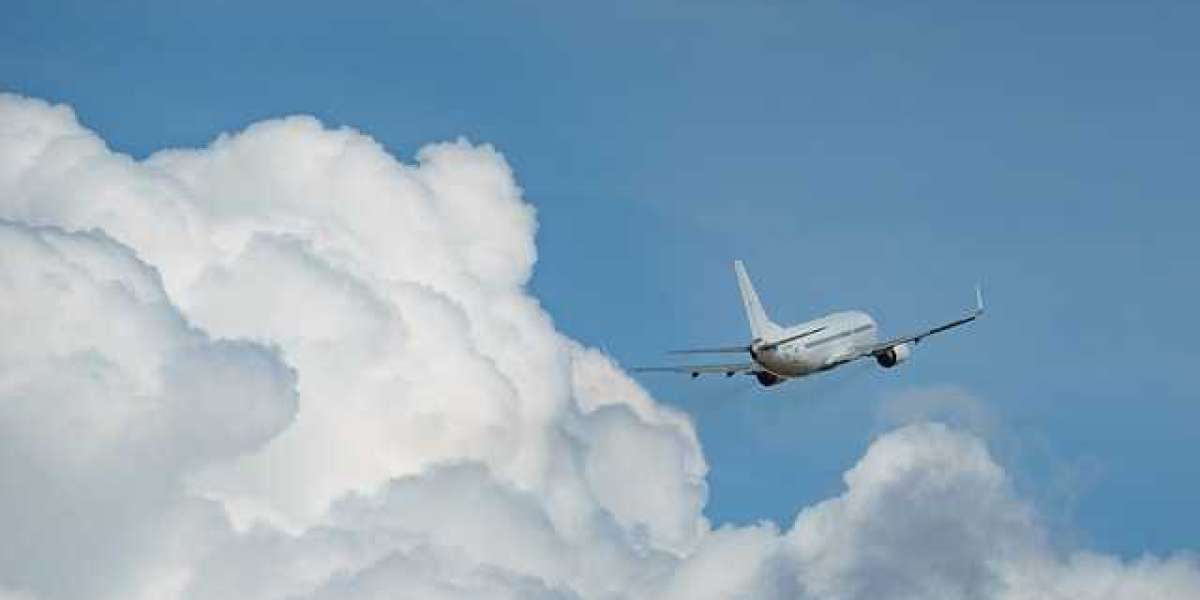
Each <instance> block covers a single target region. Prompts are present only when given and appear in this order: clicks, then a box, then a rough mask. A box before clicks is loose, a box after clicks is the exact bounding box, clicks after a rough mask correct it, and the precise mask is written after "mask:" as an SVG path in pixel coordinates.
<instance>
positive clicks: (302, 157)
mask: <svg viewBox="0 0 1200 600" xmlns="http://www.w3.org/2000/svg"><path fill="white" fill-rule="evenodd" d="M0 219H3V221H2V222H0V319H2V322H3V323H4V324H5V328H6V329H5V334H4V336H3V337H2V338H0V530H3V531H5V532H6V534H7V537H8V539H9V540H10V542H11V541H12V540H15V543H8V544H6V545H5V546H4V547H3V548H0V597H7V596H13V597H18V598H40V599H44V600H51V599H57V598H80V597H89V598H192V599H201V598H231V597H236V598H263V599H267V598H314V599H315V598H385V597H386V598H393V597H419V598H478V597H496V598H697V597H710V598H729V597H763V598H770V597H779V598H795V597H811V598H875V597H880V596H887V597H911V598H930V597H933V598H967V597H970V598H1057V597H1071V598H1079V597H1095V598H1142V597H1163V598H1170V597H1179V598H1184V597H1197V596H1200V563H1198V561H1197V559H1196V557H1194V556H1191V555H1186V554H1180V555H1177V556H1173V557H1170V558H1166V559H1158V558H1154V557H1145V558H1142V559H1138V560H1135V561H1132V562H1123V561H1121V560H1118V559H1115V558H1112V557H1107V556H1101V555H1095V554H1090V553H1086V552H1065V551H1063V550H1061V549H1058V548H1056V547H1055V546H1054V545H1053V544H1051V543H1050V542H1049V541H1048V540H1047V539H1046V536H1047V534H1046V533H1045V531H1044V528H1043V527H1042V526H1041V525H1040V524H1039V522H1038V517H1037V514H1036V512H1035V511H1034V510H1033V508H1032V507H1030V506H1029V505H1028V504H1026V503H1025V502H1023V501H1022V500H1021V499H1020V498H1018V497H1016V496H1015V495H1014V494H1013V492H1012V489H1011V485H1010V483H1009V480H1008V477H1007V475H1006V474H1005V473H1004V471H1003V469H1002V468H1001V467H1000V466H999V465H998V464H997V463H996V461H995V460H993V458H992V457H991V455H990V454H989V453H988V451H987V449H986V448H985V447H984V445H983V443H982V442H981V441H980V440H979V439H978V438H976V437H974V436H973V435H970V434H967V433H963V432H959V431H956V430H952V429H949V428H947V427H944V426H940V425H930V424H924V423H918V424H912V425H907V426H904V427H902V428H899V429H895V430H893V431H890V432H888V433H885V434H883V435H881V436H880V437H879V438H878V439H877V440H876V441H875V442H874V443H873V444H872V445H871V446H870V448H868V450H867V452H866V454H865V455H864V457H863V458H862V460H861V461H860V462H859V463H858V464H857V465H856V466H855V467H854V468H852V469H851V470H850V471H848V472H847V474H846V490H845V492H844V493H843V494H842V495H840V496H838V497H836V498H832V499H830V500H827V501H825V502H822V503H820V504H817V505H815V506H811V507H807V508H803V509H801V510H799V511H798V516H797V519H796V521H795V523H794V525H793V526H792V527H791V528H790V529H788V530H786V531H779V530H778V529H777V528H776V527H775V526H773V525H770V524H762V525H757V526H747V527H729V526H725V527H721V528H716V529H714V528H713V527H712V526H711V525H710V524H709V523H708V522H707V520H705V519H704V517H703V514H702V509H703V506H704V503H705V500H706V495H707V488H706V485H705V475H706V473H707V465H706V463H705V460H704V456H703V453H702V452H701V449H700V445H699V442H698V441H697V437H696V433H695V430H694V428H693V427H692V425H691V423H690V421H689V420H688V419H687V418H686V416H685V415H682V414H680V413H678V412H676V411H674V410H672V409H670V408H668V407H665V406H663V405H660V404H658V403H656V402H655V401H654V400H653V399H652V398H650V397H649V396H648V395H647V394H646V393H645V391H644V390H642V389H641V388H640V387H639V386H638V385H637V384H636V383H635V382H633V381H632V380H631V379H629V378H628V377H627V376H626V375H625V374H624V373H623V372H622V371H620V369H618V368H617V367H616V366H615V365H613V364H612V363H611V361H609V360H608V358H607V357H605V356H604V355H603V354H601V353H599V352H597V351H595V350H593V349H589V348H585V347H583V346H581V345H579V344H578V343H576V342H574V341H572V340H570V339H568V338H566V337H565V336H563V335H562V334H560V333H559V332H557V331H556V330H555V328H554V325H553V322H552V320H551V319H550V317H549V316H548V315H547V314H546V313H545V312H544V311H543V310H542V309H541V307H540V306H539V305H538V303H537V301H536V299H535V298H533V297H531V296H530V295H529V293H528V291H527V290H526V289H525V283H526V282H527V281H528V279H529V276H530V274H531V271H532V268H533V264H534V261H535V259H536V249H535V247H534V233H535V228H536V219H535V215H534V213H533V210H532V207H530V206H529V205H528V204H526V203H525V202H524V201H523V199H522V197H521V191H520V189H519V187H518V186H517V185H516V183H515V179H514V177H513V174H512V172H511V170H510V169H509V167H508V165H507V164H506V163H505V161H504V159H503V157H502V156H500V155H499V153H497V152H496V151H495V150H494V149H492V148H490V147H488V146H475V145H471V144H469V143H467V142H465V141H458V142H453V143H446V144H435V145H431V146H427V147H426V148H424V149H422V150H421V151H420V152H419V153H418V155H417V157H416V162H415V163H414V164H405V163H402V162H399V161H397V160H396V159H395V158H393V157H392V156H390V155H389V154H388V153H387V152H386V151H385V150H384V149H383V148H382V147H381V146H380V145H379V144H377V143H376V142H375V141H374V140H372V139H371V138H369V137H368V136H366V135H363V134H362V133H359V132H357V131H354V130H351V129H346V128H342V129H336V130H331V129H327V128H325V127H324V126H322V125H321V124H320V123H319V122H317V121H316V120H315V119H312V118H309V117H290V118H285V119H278V120H271V121H265V122H261V123H257V124H254V125H252V126H250V127H248V128H247V129H245V130H244V131H241V132H239V133H236V134H233V135H222V136H220V137H218V138H217V139H216V140H215V141H213V142H212V143H211V144H210V145H209V146H207V147H205V148H200V149H173V150H164V151H161V152H158V153H156V154H154V155H152V156H150V157H148V158H147V159H145V160H141V161H138V160H133V159H131V158H130V157H128V156H125V155H122V154H119V153H116V152H113V151H111V150H110V149H108V148H107V147H106V145H105V144H104V142H103V140H101V139H100V138H99V137H98V136H96V134H95V133H93V132H91V131H89V130H87V129H86V128H84V127H83V126H81V125H80V124H79V123H78V121H77V120H76V118H75V116H74V114H73V112H72V111H71V110H70V109H69V108H67V107H65V106H52V105H49V104H47V103H45V102H42V101H40V100H36V99H30V98H23V97H19V96H13V95H4V96H0Z"/></svg>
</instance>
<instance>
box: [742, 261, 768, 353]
mask: <svg viewBox="0 0 1200 600" xmlns="http://www.w3.org/2000/svg"><path fill="white" fill-rule="evenodd" d="M733 269H734V271H736V272H737V280H738V288H740V289H741V291H742V304H743V305H745V307H746V319H747V320H748V321H750V333H751V334H753V335H754V339H755V340H766V339H768V338H769V337H771V336H773V335H774V334H775V333H776V332H778V331H779V326H778V325H776V324H774V323H772V322H771V320H770V319H768V318H767V313H766V311H764V310H763V307H762V303H761V302H759V301H758V293H757V292H755V291H754V284H752V283H750V276H749V275H747V274H746V267H745V266H744V265H743V264H742V261H740V260H735V261H733Z"/></svg>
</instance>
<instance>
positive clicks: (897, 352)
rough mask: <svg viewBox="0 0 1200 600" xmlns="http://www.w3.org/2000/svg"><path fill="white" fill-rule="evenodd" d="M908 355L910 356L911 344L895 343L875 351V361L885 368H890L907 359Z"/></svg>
mask: <svg viewBox="0 0 1200 600" xmlns="http://www.w3.org/2000/svg"><path fill="white" fill-rule="evenodd" d="M909 356H912V345H911V344H896V345H895V346H892V347H891V348H888V349H887V350H884V351H882V352H879V353H877V354H876V355H875V362H877V363H879V366H881V367H883V368H885V369H890V368H892V367H894V366H896V365H898V364H900V363H902V362H904V361H906V360H908V357H909Z"/></svg>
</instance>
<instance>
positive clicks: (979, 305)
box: [975, 283, 983, 315]
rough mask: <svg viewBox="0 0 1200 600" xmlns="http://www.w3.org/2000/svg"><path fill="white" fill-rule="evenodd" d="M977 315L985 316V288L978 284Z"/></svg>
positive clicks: (976, 287) (976, 296)
mask: <svg viewBox="0 0 1200 600" xmlns="http://www.w3.org/2000/svg"><path fill="white" fill-rule="evenodd" d="M975 314H976V315H982V314H983V288H981V287H980V286H979V284H978V283H976V284H975Z"/></svg>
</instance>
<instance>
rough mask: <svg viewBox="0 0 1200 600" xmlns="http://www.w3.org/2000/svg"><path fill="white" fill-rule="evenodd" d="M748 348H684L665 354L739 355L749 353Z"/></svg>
mask: <svg viewBox="0 0 1200 600" xmlns="http://www.w3.org/2000/svg"><path fill="white" fill-rule="evenodd" d="M749 351H750V346H719V347H716V348H686V349H683V350H668V351H667V354H740V353H742V352H749Z"/></svg>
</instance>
